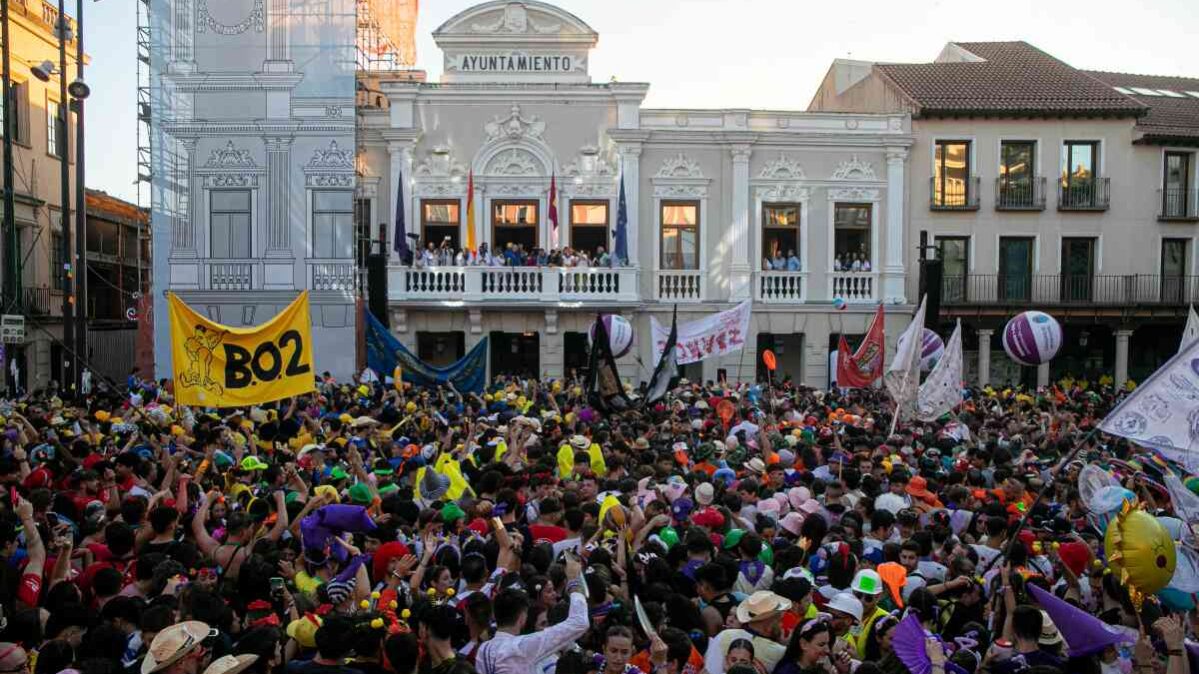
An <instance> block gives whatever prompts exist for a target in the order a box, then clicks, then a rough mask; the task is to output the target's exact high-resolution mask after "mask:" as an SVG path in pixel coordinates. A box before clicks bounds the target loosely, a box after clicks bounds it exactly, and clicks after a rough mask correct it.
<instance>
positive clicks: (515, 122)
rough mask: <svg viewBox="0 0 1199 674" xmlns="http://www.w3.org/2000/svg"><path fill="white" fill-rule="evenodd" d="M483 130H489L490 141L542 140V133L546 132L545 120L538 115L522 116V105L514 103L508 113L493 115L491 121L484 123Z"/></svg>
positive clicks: (488, 137) (488, 138)
mask: <svg viewBox="0 0 1199 674" xmlns="http://www.w3.org/2000/svg"><path fill="white" fill-rule="evenodd" d="M483 130H484V131H486V132H487V140H488V141H495V140H501V139H507V140H521V139H522V138H533V139H536V140H542V138H541V134H543V133H545V122H543V121H541V118H540V117H538V116H537V115H530V116H528V117H524V116H522V115H521V114H520V106H519V105H517V104H515V103H513V104H512V110H511V111H510V112H509V113H508V114H507V115H496V116H495V117H492V118H491V121H490V122H487V123H486V124H484V125H483Z"/></svg>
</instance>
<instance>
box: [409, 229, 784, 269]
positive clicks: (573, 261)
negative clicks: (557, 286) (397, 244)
mask: <svg viewBox="0 0 1199 674" xmlns="http://www.w3.org/2000/svg"><path fill="white" fill-rule="evenodd" d="M767 264H768V265H772V264H775V263H774V262H771V261H770V260H767ZM777 264H778V265H779V266H778V269H788V270H790V271H798V270H799V258H797V257H795V252H794V251H791V257H790V259H786V258H783V257H782V254H781V253H780V255H779V257H778V261H777ZM413 266H415V267H417V268H429V267H454V266H456V267H572V268H580V269H587V268H591V267H599V268H615V267H619V266H623V265H621V264H620V263H619V261H618V260H617V258H616V256H614V255H612V254H610V253H609V252H608V251H607V250H605V249H604V247H603V246H597V247H596V249H595V251H594V252H591V253H589V252H588V251H585V250H582V249H574V248H571V247H570V246H566V247H564V248H562V249H557V248H554V249H552V250H546V249H544V248H538V247H534V248H529V249H526V248H525V246H524V244H520V243H512V242H509V243H508V244H506V245H505V246H504V249H503V252H501V253H492V252H491V250H490V249H489V248H488V246H487V244H486V243H482V244H479V249H478V251H474V252H472V251H470V250H466V249H455V248H454V244H453V242H452V241H451V240H450V238H449V237H446V238H445V240H443V241H442V242H441V243H440V245H436V246H435V245H434V243H433V242H432V241H427V242H425V246H424V248H421V249H419V250H418V251H417V253H416V255H415V256H414V258H413ZM792 267H794V268H793V269H792ZM770 268H773V267H770Z"/></svg>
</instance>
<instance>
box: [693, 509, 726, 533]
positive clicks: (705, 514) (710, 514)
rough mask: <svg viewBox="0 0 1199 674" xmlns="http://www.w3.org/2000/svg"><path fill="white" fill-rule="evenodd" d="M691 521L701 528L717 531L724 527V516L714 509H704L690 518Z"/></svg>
mask: <svg viewBox="0 0 1199 674" xmlns="http://www.w3.org/2000/svg"><path fill="white" fill-rule="evenodd" d="M691 521H692V522H694V523H695V524H697V525H699V526H701V527H709V528H711V529H719V528H720V527H722V526H724V515H722V514H720V511H719V510H717V509H715V508H704V509H703V510H701V511H699V512H697V513H695V514H694V515H692V516H691Z"/></svg>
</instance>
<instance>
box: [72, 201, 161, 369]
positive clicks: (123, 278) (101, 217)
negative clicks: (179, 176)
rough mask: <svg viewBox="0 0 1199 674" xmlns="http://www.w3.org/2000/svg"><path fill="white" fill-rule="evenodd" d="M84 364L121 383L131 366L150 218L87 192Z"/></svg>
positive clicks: (145, 273) (127, 205) (147, 263)
mask: <svg viewBox="0 0 1199 674" xmlns="http://www.w3.org/2000/svg"><path fill="white" fill-rule="evenodd" d="M86 199H87V293H86V295H85V296H84V300H85V302H84V304H85V305H86V307H87V318H88V359H87V361H88V364H89V367H90V368H91V369H92V370H93V371H94V372H95V373H97V374H100V375H102V376H104V377H107V378H108V379H110V380H112V381H114V382H117V383H120V382H124V381H125V377H126V376H128V374H129V371H130V370H131V369H132V368H133V366H134V364H135V362H136V357H135V356H136V350H137V347H138V344H137V340H138V335H139V332H140V331H139V330H138V320H139V318H140V317H139V316H138V308H139V304H140V300H141V292H142V288H144V287H145V285H146V283H147V281H148V280H149V275H150V271H151V265H150V240H149V236H150V214H149V213H148V212H147V211H146V209H142V208H138V207H137V205H136V204H131V203H129V202H128V201H124V200H123V199H118V198H116V197H114V196H112V195H110V194H107V193H105V192H102V191H100V190H91V189H89V190H88V191H87V195H86Z"/></svg>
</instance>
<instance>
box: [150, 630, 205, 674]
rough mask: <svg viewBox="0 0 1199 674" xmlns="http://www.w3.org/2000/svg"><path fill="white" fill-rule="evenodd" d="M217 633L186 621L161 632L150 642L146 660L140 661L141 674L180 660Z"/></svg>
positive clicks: (164, 667)
mask: <svg viewBox="0 0 1199 674" xmlns="http://www.w3.org/2000/svg"><path fill="white" fill-rule="evenodd" d="M216 634H217V632H216V630H214V629H210V628H209V627H208V625H207V624H206V623H202V622H200V621H199V620H188V621H185V622H181V623H178V624H175V625H171V626H170V627H168V628H166V629H164V630H162V631H161V632H159V633H158V634H157V635H155V637H154V641H152V642H150V648H149V649H148V650H147V651H146V659H145V660H142V674H151V672H157V671H159V670H162V669H166V668H167V667H170V666H171V665H173V664H175V663H176V662H179V661H180V660H182V659H183V658H184V657H185V656H187V654H188V653H191V652H192V651H194V650H196V649H197V648H199V647H200V642H201V641H203V640H204V639H207V638H208V637H210V636H216Z"/></svg>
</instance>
